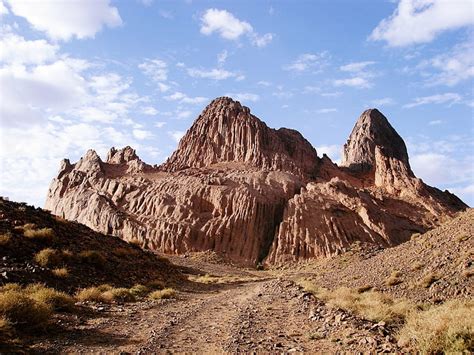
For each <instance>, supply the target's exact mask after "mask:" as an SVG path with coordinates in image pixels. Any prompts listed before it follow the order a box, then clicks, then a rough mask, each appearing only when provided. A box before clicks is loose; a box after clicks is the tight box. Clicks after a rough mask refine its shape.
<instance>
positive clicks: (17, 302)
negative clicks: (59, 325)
mask: <svg viewBox="0 0 474 355" xmlns="http://www.w3.org/2000/svg"><path fill="white" fill-rule="evenodd" d="M51 314H52V308H51V306H49V305H48V304H46V303H44V302H39V301H37V300H35V299H33V298H31V297H29V296H28V295H27V294H26V292H24V291H23V290H19V291H18V290H7V291H3V290H2V292H0V317H1V318H3V319H6V320H7V321H8V322H9V323H11V324H14V325H15V326H16V327H22V328H30V329H36V328H44V327H45V326H46V324H47V323H48V320H49V318H50V317H51Z"/></svg>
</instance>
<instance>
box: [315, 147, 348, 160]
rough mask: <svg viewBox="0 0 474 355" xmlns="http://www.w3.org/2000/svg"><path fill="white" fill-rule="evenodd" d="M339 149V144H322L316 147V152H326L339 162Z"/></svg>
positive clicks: (340, 149)
mask: <svg viewBox="0 0 474 355" xmlns="http://www.w3.org/2000/svg"><path fill="white" fill-rule="evenodd" d="M341 151H342V148H341V146H340V145H337V144H331V145H322V146H319V147H316V152H318V155H319V156H322V155H323V154H326V155H327V156H328V157H329V158H331V160H332V161H333V162H334V163H336V164H340V163H341Z"/></svg>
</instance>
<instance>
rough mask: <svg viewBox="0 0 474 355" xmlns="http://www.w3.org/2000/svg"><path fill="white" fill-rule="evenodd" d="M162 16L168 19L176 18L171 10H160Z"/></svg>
mask: <svg viewBox="0 0 474 355" xmlns="http://www.w3.org/2000/svg"><path fill="white" fill-rule="evenodd" d="M159 13H160V16H161V17H163V18H165V19H167V20H172V19H174V15H173V13H172V12H171V11H166V10H160V12H159Z"/></svg>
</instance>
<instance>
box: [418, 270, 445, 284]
mask: <svg viewBox="0 0 474 355" xmlns="http://www.w3.org/2000/svg"><path fill="white" fill-rule="evenodd" d="M439 279H440V276H439V275H437V274H435V273H429V274H427V275H425V276H424V277H423V278H422V279H421V280H420V283H419V285H420V286H421V287H424V288H429V287H431V285H432V284H433V283H435V282H436V281H438V280H439Z"/></svg>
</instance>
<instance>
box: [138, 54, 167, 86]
mask: <svg viewBox="0 0 474 355" xmlns="http://www.w3.org/2000/svg"><path fill="white" fill-rule="evenodd" d="M138 68H139V69H141V71H142V72H143V73H144V74H145V75H148V76H149V77H150V78H151V79H153V80H154V81H166V80H167V79H168V65H167V64H166V63H165V62H164V61H162V60H161V59H147V60H146V61H145V62H143V63H141V64H139V65H138Z"/></svg>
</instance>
